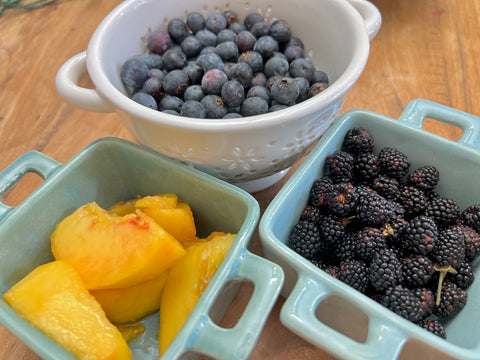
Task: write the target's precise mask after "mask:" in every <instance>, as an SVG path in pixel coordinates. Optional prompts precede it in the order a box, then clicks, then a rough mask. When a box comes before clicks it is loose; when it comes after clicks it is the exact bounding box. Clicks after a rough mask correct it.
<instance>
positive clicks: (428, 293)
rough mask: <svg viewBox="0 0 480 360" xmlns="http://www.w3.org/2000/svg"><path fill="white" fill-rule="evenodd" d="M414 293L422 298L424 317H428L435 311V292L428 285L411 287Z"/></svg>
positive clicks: (421, 304) (421, 305)
mask: <svg viewBox="0 0 480 360" xmlns="http://www.w3.org/2000/svg"><path fill="white" fill-rule="evenodd" d="M411 291H412V293H413V294H415V296H416V297H417V298H418V299H419V300H420V307H421V308H422V316H421V318H422V319H426V318H427V317H429V316H430V315H432V313H433V308H434V307H435V294H434V293H433V291H432V290H431V289H429V288H428V287H417V288H414V289H411Z"/></svg>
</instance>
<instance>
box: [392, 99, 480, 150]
mask: <svg viewBox="0 0 480 360" xmlns="http://www.w3.org/2000/svg"><path fill="white" fill-rule="evenodd" d="M427 118H431V119H434V120H438V121H441V122H444V123H447V124H450V125H453V126H457V127H459V128H460V129H462V130H463V134H462V135H461V136H460V139H458V141H457V142H458V143H460V144H462V145H466V146H469V147H472V148H474V149H477V150H480V118H479V117H476V116H474V115H471V114H468V113H465V112H462V111H459V110H455V109H452V108H450V107H447V106H444V105H441V104H438V103H434V102H431V101H428V100H424V99H415V100H412V101H411V102H410V103H408V105H407V106H406V107H405V109H404V110H403V112H402V114H401V115H400V117H399V118H398V120H399V121H401V122H404V123H406V124H407V125H409V126H410V127H413V128H415V129H419V130H422V124H423V121H424V120H425V119H427ZM422 131H426V130H422Z"/></svg>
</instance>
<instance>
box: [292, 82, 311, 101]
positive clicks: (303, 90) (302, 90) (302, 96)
mask: <svg viewBox="0 0 480 360" xmlns="http://www.w3.org/2000/svg"><path fill="white" fill-rule="evenodd" d="M293 81H295V82H296V83H297V86H298V90H299V94H298V97H297V100H296V101H295V102H296V103H297V104H298V103H300V102H302V101H305V100H307V99H308V98H309V97H310V95H309V94H310V83H309V82H308V80H307V79H305V78H303V77H296V78H294V79H293Z"/></svg>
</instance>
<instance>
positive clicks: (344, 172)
mask: <svg viewBox="0 0 480 360" xmlns="http://www.w3.org/2000/svg"><path fill="white" fill-rule="evenodd" d="M325 166H326V171H327V174H328V175H329V176H330V177H331V178H332V179H333V181H334V182H349V181H350V180H351V179H352V175H353V166H354V159H353V156H352V155H351V154H349V153H347V152H345V151H341V150H337V151H335V152H334V153H333V154H330V155H328V156H327V157H326V159H325Z"/></svg>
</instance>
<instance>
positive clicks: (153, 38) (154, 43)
mask: <svg viewBox="0 0 480 360" xmlns="http://www.w3.org/2000/svg"><path fill="white" fill-rule="evenodd" d="M171 46H172V39H171V38H170V35H168V33H167V32H166V31H161V30H156V31H154V32H152V33H151V34H150V35H149V36H148V39H147V47H148V49H149V50H150V51H151V52H153V53H156V54H159V55H163V54H164V53H165V51H167V50H168V49H170V47H171Z"/></svg>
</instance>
